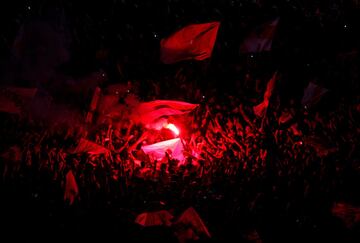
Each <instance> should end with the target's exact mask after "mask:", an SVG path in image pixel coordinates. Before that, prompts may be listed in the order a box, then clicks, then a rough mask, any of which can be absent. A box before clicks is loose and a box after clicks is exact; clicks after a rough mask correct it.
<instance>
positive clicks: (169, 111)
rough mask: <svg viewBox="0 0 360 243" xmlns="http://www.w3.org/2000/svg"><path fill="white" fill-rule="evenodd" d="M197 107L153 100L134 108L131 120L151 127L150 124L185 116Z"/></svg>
mask: <svg viewBox="0 0 360 243" xmlns="http://www.w3.org/2000/svg"><path fill="white" fill-rule="evenodd" d="M198 106H199V105H198V104H191V103H187V102H183V101H175V100H154V101H150V102H144V103H140V104H139V105H138V106H136V107H134V108H133V111H132V114H131V118H132V119H133V120H134V121H135V122H137V123H142V124H144V125H146V126H147V127H152V126H153V125H152V124H157V123H158V121H159V120H161V119H163V118H167V117H169V116H177V115H184V114H187V113H189V112H191V111H193V110H194V109H195V108H196V107H198Z"/></svg>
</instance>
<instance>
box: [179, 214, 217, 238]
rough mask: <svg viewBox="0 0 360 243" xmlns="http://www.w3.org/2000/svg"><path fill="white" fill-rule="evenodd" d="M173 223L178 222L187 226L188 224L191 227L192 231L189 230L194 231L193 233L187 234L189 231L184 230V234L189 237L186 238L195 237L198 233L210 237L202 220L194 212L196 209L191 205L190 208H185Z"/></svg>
mask: <svg viewBox="0 0 360 243" xmlns="http://www.w3.org/2000/svg"><path fill="white" fill-rule="evenodd" d="M175 224H176V225H179V224H180V225H188V226H190V228H192V229H193V231H190V232H191V233H195V235H194V234H190V235H188V234H187V233H188V232H189V231H188V230H187V231H185V232H186V236H190V237H191V238H188V239H195V238H193V237H196V236H197V235H199V234H203V235H206V236H207V237H209V238H210V237H211V235H210V232H209V230H208V228H207V227H206V225H205V224H204V222H203V220H202V219H201V218H200V216H199V214H198V213H197V212H196V210H195V209H194V208H193V207H190V208H188V209H186V210H185V211H184V212H183V213H182V215H181V216H180V217H179V219H178V220H177V221H176V223H175ZM177 233H179V232H177ZM181 235H183V234H181ZM178 237H179V234H178ZM185 240H186V239H185Z"/></svg>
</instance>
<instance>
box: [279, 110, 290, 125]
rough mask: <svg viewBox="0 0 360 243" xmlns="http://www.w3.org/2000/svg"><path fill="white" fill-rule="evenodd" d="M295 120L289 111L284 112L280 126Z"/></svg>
mask: <svg viewBox="0 0 360 243" xmlns="http://www.w3.org/2000/svg"><path fill="white" fill-rule="evenodd" d="M292 118H293V115H292V114H291V112H289V111H283V112H281V115H280V117H279V124H284V123H287V122H288V121H290V120H291V119H292Z"/></svg>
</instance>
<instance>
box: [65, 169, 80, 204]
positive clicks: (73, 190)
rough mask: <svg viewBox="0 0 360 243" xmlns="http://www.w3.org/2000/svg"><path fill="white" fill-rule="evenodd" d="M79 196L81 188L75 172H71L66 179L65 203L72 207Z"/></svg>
mask: <svg viewBox="0 0 360 243" xmlns="http://www.w3.org/2000/svg"><path fill="white" fill-rule="evenodd" d="M78 194H79V188H78V185H77V183H76V180H75V176H74V174H73V172H72V171H71V170H69V172H68V173H67V174H66V178H65V192H64V201H68V202H69V204H70V205H72V204H73V203H74V201H75V198H76V197H77V196H78Z"/></svg>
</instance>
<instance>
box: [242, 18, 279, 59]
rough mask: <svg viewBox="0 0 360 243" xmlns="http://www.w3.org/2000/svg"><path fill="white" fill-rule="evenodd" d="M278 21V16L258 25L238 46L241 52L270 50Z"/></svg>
mask: <svg viewBox="0 0 360 243" xmlns="http://www.w3.org/2000/svg"><path fill="white" fill-rule="evenodd" d="M278 23H279V18H277V19H275V20H273V21H271V22H267V23H265V24H263V25H261V26H258V27H257V28H256V29H255V30H254V31H253V32H251V33H250V34H249V35H248V36H247V37H246V39H245V40H244V42H243V43H242V44H241V46H240V52H241V53H255V52H263V51H271V46H272V41H273V38H274V34H275V31H276V27H277V25H278Z"/></svg>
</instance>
